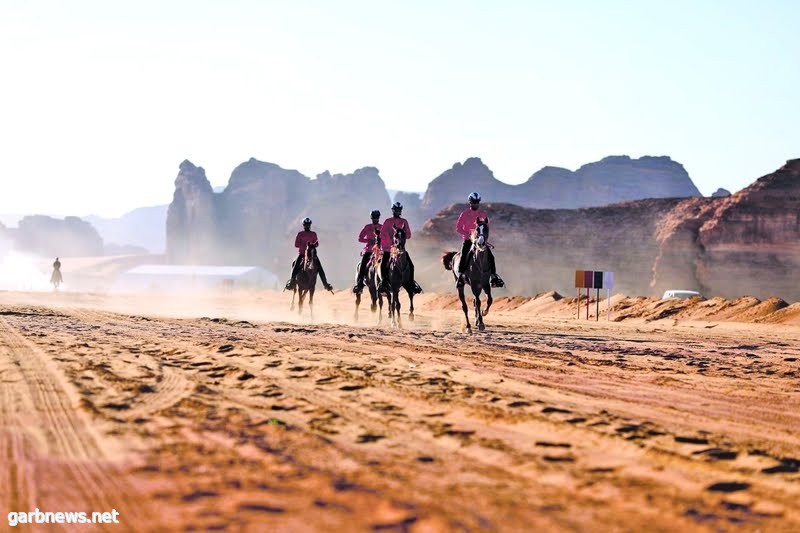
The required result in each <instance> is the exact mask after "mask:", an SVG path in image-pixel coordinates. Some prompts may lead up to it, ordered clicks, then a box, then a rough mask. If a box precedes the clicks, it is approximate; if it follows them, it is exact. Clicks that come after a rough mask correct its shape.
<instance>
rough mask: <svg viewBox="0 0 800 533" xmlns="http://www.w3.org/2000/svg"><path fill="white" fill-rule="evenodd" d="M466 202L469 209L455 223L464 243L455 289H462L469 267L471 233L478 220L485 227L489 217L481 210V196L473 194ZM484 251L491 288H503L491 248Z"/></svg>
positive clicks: (503, 283)
mask: <svg viewBox="0 0 800 533" xmlns="http://www.w3.org/2000/svg"><path fill="white" fill-rule="evenodd" d="M468 201H469V209H466V210H464V212H462V213H461V216H460V217H458V222H456V231H457V232H458V234H459V235H461V237H462V238H463V239H464V242H463V243H462V244H461V259H460V260H459V262H458V281H457V282H456V286H457V287H463V286H464V283H465V282H466V279H465V276H464V273H465V272H466V271H467V268H468V267H469V259H470V256H471V255H472V254H471V253H470V251H471V250H472V231H473V230H474V229H475V228H476V227H477V221H478V219H479V218H480V219H483V220H486V224H487V226H488V224H489V215H487V214H486V211H484V210H483V209H481V195H480V194H478V193H477V192H473V193H472V194H470V195H469V198H468ZM486 251H487V252H489V269H490V270H491V272H490V276H489V282H490V283H491V285H492V287H503V286H505V282H504V281H503V280H502V279H500V276H498V275H497V270H496V269H495V265H494V254H492V248H491V246H487V247H486Z"/></svg>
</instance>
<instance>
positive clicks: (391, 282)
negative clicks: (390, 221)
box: [386, 226, 414, 327]
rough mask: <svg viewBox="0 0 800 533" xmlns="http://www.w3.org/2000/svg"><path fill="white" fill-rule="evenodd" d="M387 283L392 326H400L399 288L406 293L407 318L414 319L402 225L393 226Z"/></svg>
mask: <svg viewBox="0 0 800 533" xmlns="http://www.w3.org/2000/svg"><path fill="white" fill-rule="evenodd" d="M387 284H388V286H389V292H388V293H387V294H386V300H387V301H388V303H389V318H390V319H391V321H392V327H402V324H401V323H400V289H405V290H406V292H407V293H408V302H409V307H410V309H409V312H408V318H409V320H411V321H413V320H414V283H413V280H412V279H411V266H410V265H409V258H408V253H407V252H406V230H405V229H403V228H402V227H397V226H394V234H393V235H392V249H391V252H390V254H389V268H388V278H387Z"/></svg>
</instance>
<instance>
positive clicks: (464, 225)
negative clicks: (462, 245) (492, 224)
mask: <svg viewBox="0 0 800 533" xmlns="http://www.w3.org/2000/svg"><path fill="white" fill-rule="evenodd" d="M479 218H483V219H488V218H489V215H487V214H486V211H484V210H483V209H472V208H469V209H467V210H465V211H464V212H462V213H461V216H460V217H458V222H456V231H457V232H458V234H459V235H461V237H462V238H463V239H464V240H467V239H469V238H470V235H471V234H472V230H474V229H475V228H476V227H477V222H478V219H479Z"/></svg>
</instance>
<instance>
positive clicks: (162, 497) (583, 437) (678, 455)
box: [0, 292, 800, 532]
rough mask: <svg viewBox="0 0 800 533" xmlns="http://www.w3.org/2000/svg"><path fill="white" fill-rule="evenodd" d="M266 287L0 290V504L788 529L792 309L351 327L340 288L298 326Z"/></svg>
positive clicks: (796, 486) (261, 521) (795, 365)
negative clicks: (470, 326)
mask: <svg viewBox="0 0 800 533" xmlns="http://www.w3.org/2000/svg"><path fill="white" fill-rule="evenodd" d="M289 300H290V297H289V295H288V294H285V293H257V294H247V293H231V294H225V295H207V296H195V297H189V296H187V295H163V294H150V295H127V296H126V295H103V294H85V293H59V294H53V293H0V382H1V383H2V385H1V386H0V457H2V459H0V512H2V517H1V518H2V519H3V520H5V516H6V513H7V512H9V511H29V510H33V509H34V508H39V509H40V510H42V511H110V510H111V509H116V510H117V511H119V513H120V515H119V519H120V524H119V525H108V526H105V528H106V529H103V528H102V527H100V526H96V527H95V529H92V528H91V527H88V528H87V527H84V528H83V529H82V530H108V531H129V530H135V531H166V530H173V531H180V530H207V529H215V530H228V531H240V530H244V531H267V530H268V531H370V530H372V531H420V532H422V531H482V530H498V531H537V530H538V531H629V530H630V531H645V530H646V531H677V530H682V531H720V530H727V531H736V530H741V531H756V530H760V531H792V530H794V531H797V530H800V511H798V507H797V501H798V497H800V474H799V473H798V471H800V431H798V430H799V429H800V348H799V346H800V327H798V324H800V322H798V315H800V312H798V310H797V306H796V305H793V306H789V307H787V306H786V305H785V302H784V303H783V304H781V302H778V301H769V300H768V301H767V302H758V301H753V300H751V299H741V301H734V302H729V301H718V302H712V303H708V302H703V301H669V302H664V301H660V300H654V299H633V298H627V297H624V296H622V295H618V296H615V298H614V300H613V301H612V303H613V314H612V321H606V320H605V311H604V306H603V305H602V304H604V302H601V316H602V318H603V320H600V321H595V320H590V321H586V320H583V319H582V320H578V319H576V318H575V316H576V315H577V302H576V301H575V299H574V298H561V297H560V296H559V295H554V294H552V293H549V294H546V295H542V296H541V297H539V298H538V299H520V298H516V299H500V300H498V301H497V305H496V307H495V309H493V310H492V312H490V313H489V315H488V316H487V317H486V323H487V329H486V331H485V332H482V333H477V332H476V333H473V334H467V333H464V332H463V331H462V327H461V322H462V320H463V317H462V316H459V312H458V305H457V303H456V302H455V300H454V298H453V297H452V295H422V297H419V298H418V299H417V300H418V305H417V310H416V317H415V320H414V321H413V322H412V321H410V320H408V317H407V316H406V313H407V306H406V305H405V301H404V308H403V314H404V322H403V325H404V328H403V329H391V328H389V327H387V326H386V324H385V323H384V324H383V325H380V326H379V325H378V324H377V320H376V317H374V316H372V315H371V314H370V313H369V310H368V306H367V308H366V309H365V307H364V306H362V311H361V315H360V319H361V320H360V321H359V322H358V323H355V322H354V321H353V304H352V295H348V294H347V293H346V292H340V293H338V294H336V295H335V296H332V295H330V294H327V293H324V294H318V295H317V301H316V306H315V318H314V319H311V318H310V317H309V316H308V315H307V314H305V315H304V316H301V317H298V316H297V315H296V314H290V313H288V305H289ZM762 304H763V305H762ZM590 307H591V309H590V311H591V312H592V314H593V312H594V304H591V305H590ZM581 312H582V315H581V316H582V318H583V317H584V314H583V313H585V307H584V308H582V311H581ZM737 317H739V320H738V321H737ZM615 319H616V320H619V321H614V320H615ZM24 527H26V529H23V526H19V527H18V528H17V529H19V530H29V531H44V530H48V531H49V530H58V529H55V528H54V526H24ZM0 529H5V523H4V522H0ZM71 529H72V528H68V527H67V526H64V529H63V530H65V531H66V530H71Z"/></svg>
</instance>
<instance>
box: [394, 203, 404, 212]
mask: <svg viewBox="0 0 800 533" xmlns="http://www.w3.org/2000/svg"><path fill="white" fill-rule="evenodd" d="M395 209H399V210H400V211H402V210H403V204H401V203H400V202H395V203H393V204H392V211H394V210H395Z"/></svg>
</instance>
